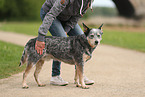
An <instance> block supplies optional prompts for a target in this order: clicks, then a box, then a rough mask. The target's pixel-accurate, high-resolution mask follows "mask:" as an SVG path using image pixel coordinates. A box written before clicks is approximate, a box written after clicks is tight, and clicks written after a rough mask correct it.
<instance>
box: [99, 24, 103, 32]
mask: <svg viewBox="0 0 145 97" xmlns="http://www.w3.org/2000/svg"><path fill="white" fill-rule="evenodd" d="M103 25H104V24H102V25H101V26H100V27H99V28H98V29H100V30H101V34H103V30H102V27H103Z"/></svg>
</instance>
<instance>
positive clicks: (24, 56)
mask: <svg viewBox="0 0 145 97" xmlns="http://www.w3.org/2000/svg"><path fill="white" fill-rule="evenodd" d="M26 59H27V52H26V47H25V48H24V51H23V54H22V57H21V60H20V64H19V66H20V67H21V66H22V65H23V64H25V62H26Z"/></svg>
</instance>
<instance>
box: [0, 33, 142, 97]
mask: <svg viewBox="0 0 145 97" xmlns="http://www.w3.org/2000/svg"><path fill="white" fill-rule="evenodd" d="M30 38H32V37H31V36H26V35H19V34H15V33H8V32H7V33H6V32H0V40H3V41H7V42H11V43H14V44H18V45H22V46H24V45H25V43H26V42H27V41H28V40H29V39H30ZM51 64H52V62H51V61H49V62H46V63H45V64H44V66H43V69H42V72H41V73H40V80H41V81H42V82H43V83H45V84H46V87H37V85H36V82H35V80H34V77H33V71H34V68H33V71H32V72H31V73H30V74H29V77H28V80H27V82H28V85H29V87H30V88H29V89H22V86H21V83H22V73H19V74H16V75H13V76H11V77H9V78H6V79H1V80H0V97H145V53H141V52H137V51H132V50H128V49H123V48H118V47H113V46H108V45H99V46H98V48H97V49H96V50H95V51H94V53H93V57H92V59H91V60H90V61H89V62H88V63H86V65H85V75H86V76H87V77H88V78H89V79H92V80H94V81H95V84H94V85H92V86H90V89H81V88H77V87H75V85H74V84H73V82H74V80H73V79H74V66H71V65H67V64H65V63H62V66H61V67H62V68H61V76H62V77H63V79H64V80H66V81H68V82H69V85H67V86H53V85H50V84H49V81H50V78H51Z"/></svg>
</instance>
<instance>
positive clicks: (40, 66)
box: [34, 60, 46, 87]
mask: <svg viewBox="0 0 145 97" xmlns="http://www.w3.org/2000/svg"><path fill="white" fill-rule="evenodd" d="M43 64H44V61H43V60H39V61H38V62H37V64H36V69H35V73H34V77H35V80H36V82H37V84H38V86H39V87H44V86H46V85H45V84H41V82H40V81H39V78H38V75H39V73H40V71H41V69H42V66H43Z"/></svg>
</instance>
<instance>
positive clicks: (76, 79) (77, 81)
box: [74, 68, 81, 87]
mask: <svg viewBox="0 0 145 97" xmlns="http://www.w3.org/2000/svg"><path fill="white" fill-rule="evenodd" d="M74 79H75V84H76V87H81V84H80V83H79V75H78V73H77V68H76V70H75V78H74Z"/></svg>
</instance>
